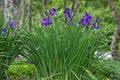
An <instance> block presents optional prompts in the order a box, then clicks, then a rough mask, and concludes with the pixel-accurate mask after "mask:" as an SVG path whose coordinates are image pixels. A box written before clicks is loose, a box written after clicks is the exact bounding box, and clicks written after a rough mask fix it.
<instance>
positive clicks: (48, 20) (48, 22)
mask: <svg viewBox="0 0 120 80" xmlns="http://www.w3.org/2000/svg"><path fill="white" fill-rule="evenodd" d="M51 24H52V19H51V18H50V17H46V18H42V22H41V25H42V26H47V25H51Z"/></svg>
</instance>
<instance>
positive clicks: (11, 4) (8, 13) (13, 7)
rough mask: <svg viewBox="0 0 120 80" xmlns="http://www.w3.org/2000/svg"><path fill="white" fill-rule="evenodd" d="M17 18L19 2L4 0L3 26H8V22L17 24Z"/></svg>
mask: <svg viewBox="0 0 120 80" xmlns="http://www.w3.org/2000/svg"><path fill="white" fill-rule="evenodd" d="M18 16H19V0H4V18H5V25H6V24H8V22H9V20H13V21H14V22H15V23H16V24H18Z"/></svg>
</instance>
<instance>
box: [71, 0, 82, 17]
mask: <svg viewBox="0 0 120 80" xmlns="http://www.w3.org/2000/svg"><path fill="white" fill-rule="evenodd" d="M81 3H82V0H81V1H80V3H78V0H76V9H75V11H74V13H73V17H74V16H75V14H76V13H77V10H78V8H79V6H80V4H81Z"/></svg>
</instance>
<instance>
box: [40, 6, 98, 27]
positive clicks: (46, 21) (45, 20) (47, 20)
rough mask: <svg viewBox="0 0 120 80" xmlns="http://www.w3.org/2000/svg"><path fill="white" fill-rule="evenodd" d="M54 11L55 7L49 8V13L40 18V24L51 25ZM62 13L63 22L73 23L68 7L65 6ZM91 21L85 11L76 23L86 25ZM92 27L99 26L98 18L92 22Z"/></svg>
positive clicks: (90, 17)
mask: <svg viewBox="0 0 120 80" xmlns="http://www.w3.org/2000/svg"><path fill="white" fill-rule="evenodd" d="M56 12H57V10H56V9H55V8H52V10H50V13H49V14H50V15H49V16H48V17H44V18H42V21H41V25H42V26H48V25H51V24H52V19H51V16H54V15H55V13H56ZM63 13H64V17H65V20H66V21H64V22H65V23H66V22H67V23H68V24H73V21H72V18H73V16H72V14H71V10H70V8H65V9H64V11H63ZM91 22H92V16H91V15H90V14H89V13H88V12H85V14H84V16H83V17H82V18H81V19H80V20H79V21H78V24H79V25H82V26H88V25H91ZM92 28H95V29H98V28H99V25H98V18H97V19H95V20H94V21H93V22H92Z"/></svg>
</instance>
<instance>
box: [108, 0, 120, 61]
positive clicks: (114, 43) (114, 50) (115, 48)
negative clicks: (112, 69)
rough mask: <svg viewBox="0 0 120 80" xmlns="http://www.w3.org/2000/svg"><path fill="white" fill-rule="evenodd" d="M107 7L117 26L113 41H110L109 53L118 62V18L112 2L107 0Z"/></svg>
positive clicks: (119, 56) (119, 19) (119, 54)
mask: <svg viewBox="0 0 120 80" xmlns="http://www.w3.org/2000/svg"><path fill="white" fill-rule="evenodd" d="M109 5H110V10H111V13H112V16H113V18H114V20H115V22H116V24H117V26H116V28H115V31H114V35H113V39H112V44H111V53H112V56H113V58H114V59H116V60H120V53H119V51H118V50H119V49H118V47H119V41H120V17H119V16H118V14H117V11H116V8H115V6H114V1H113V0H109Z"/></svg>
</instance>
